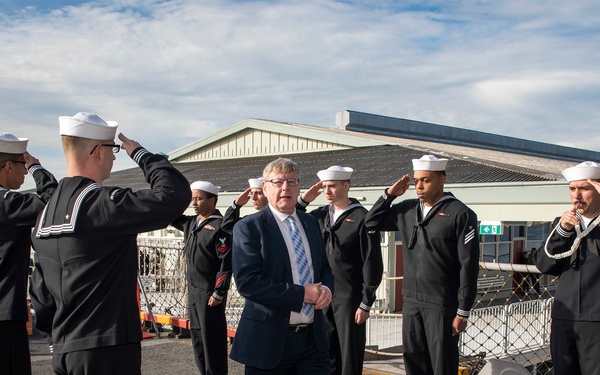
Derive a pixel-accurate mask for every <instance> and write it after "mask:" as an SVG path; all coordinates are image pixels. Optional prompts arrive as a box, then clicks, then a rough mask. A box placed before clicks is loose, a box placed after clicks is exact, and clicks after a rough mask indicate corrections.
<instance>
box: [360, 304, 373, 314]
mask: <svg viewBox="0 0 600 375" xmlns="http://www.w3.org/2000/svg"><path fill="white" fill-rule="evenodd" d="M358 307H359V308H360V309H361V310H365V311H366V312H369V311H371V306H367V305H365V304H364V303H362V302H361V303H360V305H358Z"/></svg>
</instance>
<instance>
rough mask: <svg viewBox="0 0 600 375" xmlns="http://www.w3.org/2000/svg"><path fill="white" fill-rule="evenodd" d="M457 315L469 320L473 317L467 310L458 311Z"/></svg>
mask: <svg viewBox="0 0 600 375" xmlns="http://www.w3.org/2000/svg"><path fill="white" fill-rule="evenodd" d="M456 315H460V316H464V317H465V318H468V317H469V315H471V312H470V311H466V310H461V309H456Z"/></svg>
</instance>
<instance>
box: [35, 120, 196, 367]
mask: <svg viewBox="0 0 600 375" xmlns="http://www.w3.org/2000/svg"><path fill="white" fill-rule="evenodd" d="M59 123H60V134H61V138H62V144H63V149H64V152H65V156H66V160H67V176H68V177H66V178H64V179H62V180H61V181H60V183H59V186H58V189H57V191H56V193H55V194H54V195H53V197H52V199H50V202H49V203H48V204H47V205H46V207H45V209H44V211H43V212H42V214H41V215H40V217H39V219H38V222H37V224H36V227H35V228H34V231H33V245H34V248H35V250H36V262H35V271H34V273H33V280H32V286H31V291H30V293H31V298H32V302H33V304H34V309H35V312H36V327H37V328H38V329H39V330H41V331H43V332H46V333H47V334H50V335H51V337H52V344H53V346H54V357H53V361H52V365H53V368H54V371H55V373H57V374H84V373H85V374H103V375H104V374H128V375H130V374H140V373H141V370H140V366H141V345H140V341H141V339H142V332H141V325H140V315H139V309H138V305H137V298H136V288H137V277H138V251H137V245H136V237H137V234H138V233H140V232H147V231H151V230H156V229H161V228H164V227H166V226H167V225H168V224H169V223H170V222H171V221H172V220H174V219H175V218H176V217H178V216H179V215H181V213H182V212H183V211H184V210H185V209H186V207H187V206H188V204H189V201H190V199H191V194H190V189H189V185H188V184H189V183H188V181H187V179H186V178H185V177H184V176H183V175H182V174H181V173H180V172H179V171H178V170H177V169H175V168H174V167H173V166H172V165H171V163H169V161H168V160H167V158H166V157H165V156H164V155H160V154H152V153H150V152H149V151H147V150H146V149H145V148H143V147H142V146H140V144H139V143H138V142H136V141H133V140H131V139H129V138H127V137H125V136H124V135H123V134H119V139H120V140H121V141H122V145H117V144H115V133H116V130H117V126H118V124H117V123H116V122H112V121H110V122H109V121H104V120H103V119H102V118H100V117H99V116H98V115H96V114H94V113H86V112H79V113H77V114H76V115H75V116H61V117H60V118H59ZM120 148H123V149H124V150H125V151H126V152H127V154H128V155H129V156H130V157H131V158H132V159H133V160H134V161H135V162H136V163H137V164H138V165H139V167H140V168H141V169H142V171H143V173H144V176H145V178H146V180H147V181H148V182H149V184H150V189H145V190H138V191H132V190H131V189H125V188H119V187H109V186H103V185H102V184H103V182H104V180H106V179H107V178H108V177H109V175H110V171H111V169H112V166H113V161H114V159H115V155H114V153H116V152H118V151H119V149H120Z"/></svg>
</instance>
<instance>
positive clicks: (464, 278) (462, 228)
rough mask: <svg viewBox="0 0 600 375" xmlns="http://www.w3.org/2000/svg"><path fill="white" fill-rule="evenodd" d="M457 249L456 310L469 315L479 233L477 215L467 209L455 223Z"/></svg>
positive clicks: (473, 297) (475, 287)
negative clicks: (457, 284) (457, 286)
mask: <svg viewBox="0 0 600 375" xmlns="http://www.w3.org/2000/svg"><path fill="white" fill-rule="evenodd" d="M456 229H457V238H458V244H457V250H458V260H459V263H460V285H459V288H458V311H457V314H458V315H461V316H469V312H470V310H471V307H473V303H474V302H475V297H477V277H478V275H479V234H478V233H477V215H476V214H475V212H473V211H471V210H467V211H466V212H465V213H463V214H462V215H461V216H460V217H459V221H458V223H457V228H456Z"/></svg>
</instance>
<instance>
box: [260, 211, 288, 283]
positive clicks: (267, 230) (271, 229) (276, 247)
mask: <svg viewBox="0 0 600 375" xmlns="http://www.w3.org/2000/svg"><path fill="white" fill-rule="evenodd" d="M261 212H262V213H263V220H264V227H263V232H264V234H265V235H266V237H268V239H269V241H270V243H271V246H270V248H269V249H268V250H267V251H271V250H272V251H273V253H274V254H277V255H278V256H279V257H280V258H281V261H282V262H283V264H284V265H285V266H286V267H287V268H288V269H289V270H290V271H291V270H292V265H291V264H290V255H289V253H288V250H287V246H286V245H285V240H284V239H283V236H282V235H281V231H280V230H279V225H278V224H277V221H276V220H277V219H275V217H274V216H273V213H272V212H271V210H270V209H269V208H268V207H267V208H265V209H263V210H261ZM286 274H289V275H290V279H291V278H292V277H291V274H292V273H291V272H289V273H288V272H286Z"/></svg>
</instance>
